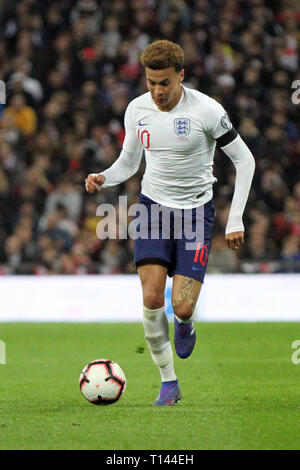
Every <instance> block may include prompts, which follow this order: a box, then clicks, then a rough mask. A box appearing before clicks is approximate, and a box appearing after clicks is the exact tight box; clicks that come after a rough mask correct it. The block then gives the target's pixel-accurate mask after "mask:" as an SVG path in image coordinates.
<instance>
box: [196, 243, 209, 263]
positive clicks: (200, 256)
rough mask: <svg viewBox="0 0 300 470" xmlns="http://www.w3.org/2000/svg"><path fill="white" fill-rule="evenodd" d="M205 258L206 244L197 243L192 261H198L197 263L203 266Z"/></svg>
mask: <svg viewBox="0 0 300 470" xmlns="http://www.w3.org/2000/svg"><path fill="white" fill-rule="evenodd" d="M207 258H208V246H207V245H203V246H202V247H201V243H198V245H197V248H196V251H195V256H194V263H197V262H198V261H199V263H200V264H201V265H202V266H205V265H206V262H207Z"/></svg>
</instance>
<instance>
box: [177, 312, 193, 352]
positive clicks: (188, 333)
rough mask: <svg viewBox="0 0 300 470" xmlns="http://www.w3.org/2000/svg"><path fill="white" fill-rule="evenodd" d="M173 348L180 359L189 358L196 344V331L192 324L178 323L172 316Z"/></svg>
mask: <svg viewBox="0 0 300 470" xmlns="http://www.w3.org/2000/svg"><path fill="white" fill-rule="evenodd" d="M174 326H175V335H174V346H175V350H176V353H177V356H179V357H180V358H181V359H186V358H187V357H189V356H190V355H191V354H192V352H193V349H194V346H195V343H196V331H195V327H194V325H193V323H179V321H178V320H177V318H176V317H175V316H174Z"/></svg>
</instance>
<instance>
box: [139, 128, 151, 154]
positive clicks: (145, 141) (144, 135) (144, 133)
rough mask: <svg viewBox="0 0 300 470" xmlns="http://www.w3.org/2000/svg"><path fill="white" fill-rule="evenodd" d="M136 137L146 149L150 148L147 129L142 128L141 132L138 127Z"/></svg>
mask: <svg viewBox="0 0 300 470" xmlns="http://www.w3.org/2000/svg"><path fill="white" fill-rule="evenodd" d="M138 139H139V140H140V142H141V144H142V145H143V146H144V147H145V149H146V150H148V149H149V148H150V133H149V131H147V129H144V130H143V131H142V132H141V129H138Z"/></svg>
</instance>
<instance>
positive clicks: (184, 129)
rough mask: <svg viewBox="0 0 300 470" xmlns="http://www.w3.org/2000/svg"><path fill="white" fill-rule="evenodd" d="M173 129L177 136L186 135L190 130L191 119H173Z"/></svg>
mask: <svg viewBox="0 0 300 470" xmlns="http://www.w3.org/2000/svg"><path fill="white" fill-rule="evenodd" d="M174 130H175V134H176V135H178V136H179V137H186V136H187V135H188V134H189V133H190V130H191V120H190V119H188V118H177V119H174Z"/></svg>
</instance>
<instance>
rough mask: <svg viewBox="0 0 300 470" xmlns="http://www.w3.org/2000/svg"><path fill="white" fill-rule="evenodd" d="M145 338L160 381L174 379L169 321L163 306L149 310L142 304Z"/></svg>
mask: <svg viewBox="0 0 300 470" xmlns="http://www.w3.org/2000/svg"><path fill="white" fill-rule="evenodd" d="M143 324H144V331H145V339H146V341H147V344H148V346H149V349H150V353H151V356H152V359H153V361H154V363H155V364H156V365H157V367H158V369H159V372H160V375H161V381H162V382H169V381H171V380H176V379H177V377H176V374H175V371H174V362H173V351H172V346H171V342H170V339H169V323H168V319H167V316H166V314H165V307H164V306H163V307H161V308H157V309H154V310H150V309H148V308H147V307H145V306H143Z"/></svg>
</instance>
